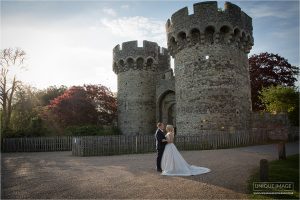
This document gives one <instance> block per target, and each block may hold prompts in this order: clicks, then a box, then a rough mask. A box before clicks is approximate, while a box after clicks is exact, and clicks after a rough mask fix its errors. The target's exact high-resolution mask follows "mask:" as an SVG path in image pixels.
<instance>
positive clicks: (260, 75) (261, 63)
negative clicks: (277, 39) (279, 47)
mask: <svg viewBox="0 0 300 200" xmlns="http://www.w3.org/2000/svg"><path fill="white" fill-rule="evenodd" d="M249 67H250V81H251V98H252V108H253V110H256V111H257V110H263V109H264V106H263V104H262V102H261V101H260V99H259V97H258V96H259V92H260V91H261V89H262V88H267V87H269V86H272V85H273V86H276V85H282V86H294V84H295V82H296V81H297V79H296V76H297V75H298V73H299V70H298V68H297V67H295V66H292V65H291V64H290V63H289V62H288V61H287V60H286V59H285V58H283V57H281V56H279V55H278V54H273V53H267V52H265V53H260V54H259V55H252V56H251V57H250V58H249Z"/></svg>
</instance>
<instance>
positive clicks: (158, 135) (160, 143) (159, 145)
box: [155, 122, 168, 172]
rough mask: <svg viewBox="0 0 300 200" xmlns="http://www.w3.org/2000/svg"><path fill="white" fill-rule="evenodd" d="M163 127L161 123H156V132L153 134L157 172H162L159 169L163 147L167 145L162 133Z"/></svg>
mask: <svg viewBox="0 0 300 200" xmlns="http://www.w3.org/2000/svg"><path fill="white" fill-rule="evenodd" d="M164 128H165V125H164V124H163V123H161V122H159V123H157V130H156V132H155V139H156V150H157V158H156V170H157V171H158V172H162V169H161V159H162V156H163V153H164V150H165V146H166V144H167V143H168V142H167V141H166V137H165V134H164V132H163V130H164Z"/></svg>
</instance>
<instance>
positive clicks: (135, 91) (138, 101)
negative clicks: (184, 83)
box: [113, 41, 174, 135]
mask: <svg viewBox="0 0 300 200" xmlns="http://www.w3.org/2000/svg"><path fill="white" fill-rule="evenodd" d="M113 70H114V72H115V73H116V74H117V75H118V94H117V100H118V127H119V129H120V130H121V131H122V133H123V134H124V135H137V134H150V133H153V132H154V130H155V128H156V127H155V124H156V121H157V120H156V112H157V111H156V86H157V84H158V82H159V81H160V79H161V76H162V75H164V72H165V71H169V70H172V69H171V68H170V56H169V53H168V50H167V49H165V48H161V47H159V46H158V45H157V43H155V42H149V41H143V46H142V47H138V45H137V41H130V42H124V43H123V44H122V48H121V46H120V45H117V46H116V47H115V48H114V49H113ZM172 85H174V82H173V84H172Z"/></svg>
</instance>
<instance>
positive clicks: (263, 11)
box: [247, 4, 299, 19]
mask: <svg viewBox="0 0 300 200" xmlns="http://www.w3.org/2000/svg"><path fill="white" fill-rule="evenodd" d="M295 12H299V10H297V7H291V8H289V9H285V10H284V12H283V11H282V10H281V9H280V8H277V7H270V5H269V4H267V5H260V6H255V7H253V8H250V9H249V10H248V11H247V14H248V15H249V16H251V17H253V18H263V17H274V18H281V19H287V18H290V17H291V15H293V14H294V13H295Z"/></svg>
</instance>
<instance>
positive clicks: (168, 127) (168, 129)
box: [166, 125, 174, 133]
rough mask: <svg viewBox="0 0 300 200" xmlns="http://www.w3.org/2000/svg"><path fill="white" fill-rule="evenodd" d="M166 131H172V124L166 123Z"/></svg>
mask: <svg viewBox="0 0 300 200" xmlns="http://www.w3.org/2000/svg"><path fill="white" fill-rule="evenodd" d="M166 131H167V132H172V133H174V128H173V126H172V125H167V126H166Z"/></svg>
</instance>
